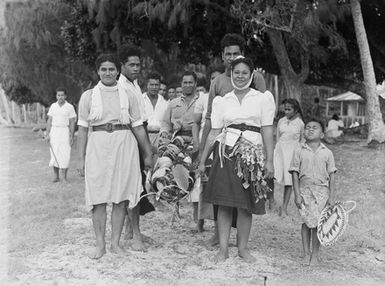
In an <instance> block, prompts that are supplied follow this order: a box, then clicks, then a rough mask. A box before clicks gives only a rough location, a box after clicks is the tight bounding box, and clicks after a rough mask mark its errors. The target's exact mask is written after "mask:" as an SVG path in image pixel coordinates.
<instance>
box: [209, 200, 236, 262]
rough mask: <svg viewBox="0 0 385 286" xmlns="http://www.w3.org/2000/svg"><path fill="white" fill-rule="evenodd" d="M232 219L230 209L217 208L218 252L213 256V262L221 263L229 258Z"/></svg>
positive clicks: (231, 209) (231, 210)
mask: <svg viewBox="0 0 385 286" xmlns="http://www.w3.org/2000/svg"><path fill="white" fill-rule="evenodd" d="M232 217H233V208H232V207H225V206H218V235H219V252H218V254H217V255H216V256H215V258H214V262H223V261H225V260H226V259H227V258H229V238H230V230H231V222H232Z"/></svg>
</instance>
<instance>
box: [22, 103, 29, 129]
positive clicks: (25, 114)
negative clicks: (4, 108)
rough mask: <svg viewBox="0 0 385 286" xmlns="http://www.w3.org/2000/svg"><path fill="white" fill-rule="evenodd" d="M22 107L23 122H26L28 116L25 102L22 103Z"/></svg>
mask: <svg viewBox="0 0 385 286" xmlns="http://www.w3.org/2000/svg"><path fill="white" fill-rule="evenodd" d="M22 108H23V117H24V124H27V123H28V116H27V108H26V107H25V104H23V105H22Z"/></svg>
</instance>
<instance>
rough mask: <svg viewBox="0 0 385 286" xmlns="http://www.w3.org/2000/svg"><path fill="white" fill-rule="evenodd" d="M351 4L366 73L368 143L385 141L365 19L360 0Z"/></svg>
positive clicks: (363, 67) (384, 130)
mask: <svg viewBox="0 0 385 286" xmlns="http://www.w3.org/2000/svg"><path fill="white" fill-rule="evenodd" d="M350 5H351V10H352V17H353V23H354V29H355V32H356V38H357V43H358V48H359V51H360V58H361V66H362V71H363V75H364V83H365V91H366V119H367V120H366V121H367V122H368V123H369V134H368V143H370V142H371V141H373V140H376V141H378V142H380V143H382V142H385V125H384V121H383V119H382V114H381V110H380V102H379V99H378V95H377V92H376V77H375V74H374V68H373V62H372V57H371V55H370V50H369V43H368V38H367V36H366V30H365V26H364V20H363V18H362V12H361V5H360V2H359V1H358V0H351V1H350Z"/></svg>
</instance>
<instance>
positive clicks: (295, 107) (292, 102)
mask: <svg viewBox="0 0 385 286" xmlns="http://www.w3.org/2000/svg"><path fill="white" fill-rule="evenodd" d="M304 126H305V124H304V123H303V121H302V111H301V107H300V105H299V103H298V101H297V100H296V99H294V98H289V99H287V100H286V102H285V117H282V118H281V119H280V120H279V121H278V125H277V144H276V146H275V150H274V168H275V169H274V171H275V174H274V177H275V179H276V181H277V183H278V184H280V185H284V186H285V189H284V193H283V203H282V207H281V208H280V211H279V215H280V216H282V215H287V214H288V213H287V206H288V204H289V201H290V196H291V192H292V185H293V183H292V179H291V174H289V172H288V170H289V166H290V162H291V158H292V157H293V152H294V149H295V148H296V147H297V146H298V144H299V143H300V142H301V141H303V131H304Z"/></svg>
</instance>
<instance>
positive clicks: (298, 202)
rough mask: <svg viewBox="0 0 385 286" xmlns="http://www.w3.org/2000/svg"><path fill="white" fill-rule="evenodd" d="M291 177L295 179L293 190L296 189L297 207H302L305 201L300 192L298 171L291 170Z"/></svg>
mask: <svg viewBox="0 0 385 286" xmlns="http://www.w3.org/2000/svg"><path fill="white" fill-rule="evenodd" d="M291 178H292V181H293V190H294V202H295V205H296V206H297V208H299V209H300V208H301V205H302V203H303V200H302V197H301V195H300V193H299V175H298V172H295V171H293V172H291Z"/></svg>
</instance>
